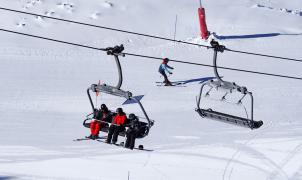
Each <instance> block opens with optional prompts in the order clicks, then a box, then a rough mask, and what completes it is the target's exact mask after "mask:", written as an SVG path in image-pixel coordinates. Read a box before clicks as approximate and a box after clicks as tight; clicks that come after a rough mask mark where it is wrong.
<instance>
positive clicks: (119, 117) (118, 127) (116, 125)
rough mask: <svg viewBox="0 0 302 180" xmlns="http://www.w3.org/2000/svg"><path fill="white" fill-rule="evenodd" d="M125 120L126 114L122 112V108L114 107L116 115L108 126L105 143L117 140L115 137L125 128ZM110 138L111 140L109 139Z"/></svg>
mask: <svg viewBox="0 0 302 180" xmlns="http://www.w3.org/2000/svg"><path fill="white" fill-rule="evenodd" d="M126 120H127V116H126V114H125V113H124V112H123V109H122V108H117V109H116V115H115V116H114V118H113V122H112V124H111V126H110V127H109V132H108V137H107V141H106V142H107V143H109V144H110V143H111V142H112V143H113V144H115V143H116V142H117V138H118V135H119V133H120V132H122V131H124V130H125V126H124V125H125V123H126ZM111 140H112V141H111Z"/></svg>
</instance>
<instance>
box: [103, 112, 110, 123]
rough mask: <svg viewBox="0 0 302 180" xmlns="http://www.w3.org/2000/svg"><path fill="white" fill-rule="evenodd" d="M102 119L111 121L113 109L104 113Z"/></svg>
mask: <svg viewBox="0 0 302 180" xmlns="http://www.w3.org/2000/svg"><path fill="white" fill-rule="evenodd" d="M101 120H102V121H106V122H111V121H112V113H111V111H106V112H103V113H102V116H101Z"/></svg>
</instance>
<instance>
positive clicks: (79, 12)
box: [0, 0, 302, 180]
mask: <svg viewBox="0 0 302 180" xmlns="http://www.w3.org/2000/svg"><path fill="white" fill-rule="evenodd" d="M202 4H203V6H204V7H205V9H206V18H207V24H208V29H209V30H210V31H211V32H215V34H216V35H215V37H216V38H217V39H218V41H219V42H220V43H221V44H223V45H225V46H226V47H227V48H230V49H235V50H241V51H248V52H255V53H263V54H270V55H275V56H284V57H290V58H296V59H302V55H301V49H302V43H301V42H302V1H298V0H291V1H282V0H274V1H271V0H232V1H229V0H219V1H210V0H207V1H202ZM198 6H199V2H198V1H197V0H196V1H188V0H177V1H175V0H164V1H162V0H152V1H150V0H56V1H53V0H0V7H5V8H12V9H16V10H21V11H26V12H32V13H38V14H41V15H47V16H51V17H57V18H64V19H69V20H74V21H80V22H85V23H90V24H95V25H100V26H108V27H112V28H119V29H123V30H129V31H135V32H139V33H146V34H152V35H157V36H162V37H168V38H172V39H173V38H174V34H175V29H174V28H175V20H176V16H177V23H176V39H178V40H183V41H188V42H194V43H201V44H205V45H209V42H205V41H203V40H201V39H200V36H199V34H200V32H199V24H198V16H197V8H198ZM0 16H1V18H0V24H1V25H0V28H1V29H8V30H13V31H18V32H23V33H29V34H34V35H38V36H44V37H48V38H54V39H58V40H62V41H68V42H73V43H78V44H84V45H88V46H93V47H98V48H106V47H108V46H115V45H119V44H124V46H125V51H126V52H129V53H136V54H142V55H150V56H157V57H169V58H171V59H178V60H184V61H190V62H196V63H202V64H209V65H211V64H212V56H213V52H212V50H210V49H206V48H200V47H196V46H191V45H184V44H180V43H172V42H167V41H163V40H156V39H151V38H147V37H142V36H135V35H131V34H125V33H119V32H113V31H108V30H104V29H97V28H92V27H86V26H81V25H76V24H71V23H66V22H59V21H55V20H51V19H47V18H43V17H41V16H29V15H25V14H16V13H13V12H8V11H4V10H0ZM0 38H1V41H0V84H1V88H0V99H1V101H0V179H1V180H2V179H3V180H4V179H5V180H6V179H26V180H27V179H42V180H43V179H58V180H60V179H71V180H79V179H85V180H86V179H100V180H122V179H131V180H155V179H156V180H184V179H191V180H193V179H194V180H195V179H196V180H200V179H208V180H242V179H246V180H256V179H257V180H264V179H266V180H288V179H290V180H298V179H300V180H302V119H301V117H302V110H301V107H302V93H301V92H302V81H300V80H293V79H286V78H277V77H271V76H264V75H257V74H248V73H243V72H235V71H228V70H219V73H220V75H221V76H223V78H224V80H227V81H231V82H236V83H237V84H239V85H242V86H246V87H247V88H248V90H249V91H251V92H253V96H254V100H255V104H254V119H255V120H263V122H264V125H263V126H262V127H261V128H259V129H255V130H250V129H247V128H242V127H237V126H233V125H230V124H225V123H221V122H217V121H213V120H209V119H206V118H201V117H200V116H199V115H198V114H197V113H196V112H195V111H194V109H195V108H196V96H197V95H198V93H199V90H200V86H201V85H200V84H198V83H190V84H187V85H186V86H185V87H159V86H156V84H155V82H156V81H162V80H163V78H162V77H160V75H159V73H158V66H159V64H160V61H158V60H151V59H144V58H140V57H132V56H126V57H121V64H122V68H123V75H124V82H123V85H122V89H124V90H128V91H131V92H132V93H133V94H134V95H145V97H144V98H143V99H142V103H143V105H144V107H145V109H146V111H147V113H148V115H149V116H150V118H151V119H153V120H155V125H154V126H153V127H152V129H151V131H150V134H149V136H147V137H146V138H143V139H139V140H137V143H136V145H139V144H143V145H144V147H145V148H146V149H148V150H152V151H138V150H133V151H131V150H128V149H124V148H121V147H117V146H113V145H108V144H105V143H101V142H97V141H93V140H86V141H80V142H74V141H73V139H77V138H83V137H85V136H86V135H89V129H87V128H84V127H83V126H82V122H83V120H84V119H85V116H86V115H87V114H89V113H90V112H91V107H90V104H89V101H88V98H87V94H86V90H87V88H88V87H89V86H90V85H91V84H93V83H98V81H99V80H100V81H101V82H104V83H107V84H112V85H115V84H116V81H117V79H118V74H117V69H116V67H115V62H114V59H113V57H111V56H107V55H106V53H105V52H102V51H95V50H91V49H85V48H80V47H76V46H70V45H66V44H60V43H55V42H50V41H45V40H41V39H35V38H31V37H25V36H21V35H16V34H12V33H8V32H2V31H1V32H0ZM169 64H170V65H171V66H173V67H174V68H175V69H174V71H173V75H171V76H170V77H169V78H170V80H172V81H174V80H187V79H194V78H200V77H212V76H214V74H213V69H212V68H208V67H202V66H192V65H185V64H178V63H173V62H170V63H169ZM218 65H219V66H226V67H232V68H239V69H246V70H251V71H260V72H267V73H274V74H282V75H288V76H296V77H302V71H301V69H302V63H301V62H294V61H284V60H280V59H272V58H265V57H259V56H251V55H246V54H238V53H232V52H227V51H226V52H224V53H219V54H218ZM211 95H212V96H211V97H209V98H205V100H204V101H202V106H203V107H204V108H213V109H217V110H219V111H221V112H225V113H229V114H233V115H236V116H241V117H246V114H248V116H249V117H250V114H249V113H250V104H249V101H248V99H245V101H244V102H243V104H244V105H245V106H246V110H247V113H246V112H245V110H244V108H243V106H239V105H236V104H234V103H231V101H232V100H234V99H236V98H232V95H228V96H227V100H226V101H225V102H221V101H219V100H218V99H219V98H221V92H215V91H213V93H211ZM93 101H94V102H96V99H95V98H94V99H93ZM123 101H124V100H123V99H119V98H115V97H112V96H108V95H105V94H101V95H100V96H99V97H98V99H97V104H98V105H100V104H101V103H106V104H107V105H108V106H109V107H110V108H111V109H113V110H114V109H116V108H117V107H120V106H121V104H122V103H123ZM233 102H234V101H233ZM121 107H123V108H124V110H125V111H126V112H127V113H130V112H133V113H136V114H137V115H140V116H142V115H143V114H142V112H141V111H140V109H139V107H138V106H137V105H125V106H121ZM100 135H101V136H105V135H106V134H104V133H101V134H100ZM121 141H123V138H122V137H120V138H119V142H121Z"/></svg>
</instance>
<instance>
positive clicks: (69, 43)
mask: <svg viewBox="0 0 302 180" xmlns="http://www.w3.org/2000/svg"><path fill="white" fill-rule="evenodd" d="M0 31H4V32H8V33H13V34H19V35H23V36H29V37H33V38H38V39H43V40H47V41H53V42H58V43H63V44H68V45H73V46H78V47H83V48H88V49H93V50H99V51H105V52H106V51H107V50H106V49H105V48H96V47H92V46H87V45H82V44H77V43H71V42H67V41H61V40H57V39H52V38H46V37H42V36H36V35H32V34H26V33H21V32H16V31H11V30H7V29H1V28H0ZM123 54H125V55H128V56H135V57H142V58H147V59H156V60H162V59H163V58H160V57H155V56H147V55H140V54H134V53H123ZM170 61H171V62H176V63H182V64H190V65H196V66H204V67H214V66H213V65H208V64H202V63H194V62H188V61H181V60H173V59H170ZM217 68H219V69H226V70H231V71H239V72H246V73H253V74H260V75H266V76H274V77H280V78H288V79H295V80H302V77H295V76H287V75H280V74H273V73H266V72H257V71H250V70H244V69H236V68H229V67H223V66H217Z"/></svg>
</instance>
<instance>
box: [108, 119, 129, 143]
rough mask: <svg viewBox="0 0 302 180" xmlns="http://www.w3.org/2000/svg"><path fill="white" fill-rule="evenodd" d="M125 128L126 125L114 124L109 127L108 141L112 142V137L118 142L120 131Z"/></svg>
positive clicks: (113, 140)
mask: <svg viewBox="0 0 302 180" xmlns="http://www.w3.org/2000/svg"><path fill="white" fill-rule="evenodd" d="M124 130H125V127H124V126H117V125H114V124H112V125H111V126H110V127H109V132H108V137H107V142H108V143H111V139H112V143H116V142H117V138H118V135H119V133H120V132H122V131H124Z"/></svg>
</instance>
